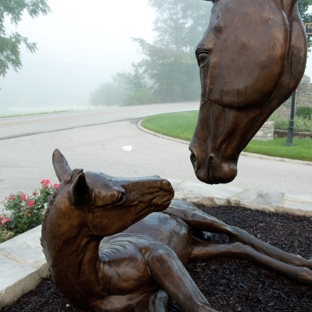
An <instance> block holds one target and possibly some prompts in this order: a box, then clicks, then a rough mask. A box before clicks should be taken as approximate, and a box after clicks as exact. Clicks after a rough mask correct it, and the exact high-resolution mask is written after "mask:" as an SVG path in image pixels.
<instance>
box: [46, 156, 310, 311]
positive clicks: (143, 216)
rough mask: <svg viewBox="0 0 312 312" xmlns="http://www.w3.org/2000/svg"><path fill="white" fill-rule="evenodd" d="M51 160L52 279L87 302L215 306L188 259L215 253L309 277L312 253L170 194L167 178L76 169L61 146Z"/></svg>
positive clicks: (120, 306) (156, 307)
mask: <svg viewBox="0 0 312 312" xmlns="http://www.w3.org/2000/svg"><path fill="white" fill-rule="evenodd" d="M53 166H54V169H55V172H56V175H57V177H58V179H59V180H60V186H59V188H58V189H57V190H56V191H55V193H54V194H53V196H52V197H51V198H50V199H49V205H48V208H47V211H46V213H45V215H44V219H43V224H42V237H41V243H42V247H43V251H44V254H45V256H46V259H47V262H48V265H49V267H50V271H51V275H52V278H53V280H54V282H55V283H56V284H57V286H58V287H59V288H60V289H61V291H62V292H63V294H64V295H65V296H66V297H67V298H68V299H69V300H71V301H72V302H73V303H75V304H77V305H78V306H80V307H82V308H91V309H92V310H94V311H109V312H117V311H135V312H143V311H150V312H165V311H166V304H167V300H168V296H172V297H173V298H174V299H175V300H176V301H177V302H178V303H179V304H180V306H181V307H182V308H183V309H184V310H185V311H188V312H204V311H206V312H208V311H210V312H211V311H215V310H214V309H213V308H212V307H210V305H209V303H208V302H207V300H206V299H205V297H204V296H203V295H202V293H201V291H200V290H199V289H198V287H197V286H196V284H195V283H194V282H193V280H192V278H191V277H190V275H189V273H188V272H187V271H186V269H185V267H184V265H185V264H186V263H188V262H189V261H198V260H205V259H214V258H217V257H232V256H237V257H240V258H243V259H248V260H249V261H252V262H254V263H256V264H258V265H262V266H264V267H266V268H269V269H272V270H274V271H276V272H278V273H280V274H282V275H284V276H286V277H287V278H289V279H291V280H294V281H296V282H299V283H304V284H308V285H311V284H312V271H311V269H312V261H311V260H306V259H304V258H302V257H300V256H299V255H295V254H291V253H287V252H284V251H282V250H280V249H278V248H276V247H273V246H271V245H269V244H267V243H265V242H263V241H261V240H259V239H257V238H255V237H254V236H252V235H250V234H248V233H247V232H246V231H244V230H242V229H240V228H238V227H235V226H230V225H227V224H225V223H224V222H222V221H220V220H218V219H217V218H215V217H212V216H210V215H208V214H206V213H204V212H203V211H201V210H199V209H197V208H195V207H194V206H193V205H192V204H190V203H188V202H185V201H180V200H172V198H173V196H174V192H173V189H172V187H171V184H170V183H169V182H168V181H167V180H164V179H161V178H159V177H157V176H156V177H148V178H135V179H124V178H114V177H111V176H107V175H105V174H103V173H97V172H85V173H84V172H83V170H82V169H74V170H72V169H71V168H70V167H69V165H68V163H67V161H66V159H65V157H64V156H63V155H62V154H61V153H60V151H59V150H55V151H54V153H53ZM193 230H195V231H209V232H216V233H225V234H227V235H228V236H229V238H230V243H214V242H207V241H202V240H199V239H198V238H195V237H194V236H193V235H192V231H193ZM207 283H209V281H207Z"/></svg>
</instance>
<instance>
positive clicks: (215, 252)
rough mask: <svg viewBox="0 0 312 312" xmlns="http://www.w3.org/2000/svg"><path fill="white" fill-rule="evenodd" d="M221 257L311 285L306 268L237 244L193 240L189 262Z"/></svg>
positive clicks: (310, 273)
mask: <svg viewBox="0 0 312 312" xmlns="http://www.w3.org/2000/svg"><path fill="white" fill-rule="evenodd" d="M221 257H239V258H241V259H245V260H249V261H250V262H252V263H255V264H257V265H260V266H262V267H265V268H267V269H270V270H273V271H275V272H277V273H279V274H281V275H283V276H285V277H287V278H288V279H290V280H293V281H295V282H299V283H303V284H307V285H312V271H311V270H309V269H308V268H306V267H298V266H294V265H291V264H288V263H285V262H282V261H280V260H277V259H275V258H272V257H270V256H268V255H267V254H264V253H261V252H259V251H257V250H255V249H253V248H252V247H250V246H247V245H244V244H242V243H239V242H235V243H228V244H227V243H224V244H223V243H209V242H204V241H201V240H198V239H196V238H194V239H193V252H192V256H191V260H193V261H199V260H211V259H216V258H221Z"/></svg>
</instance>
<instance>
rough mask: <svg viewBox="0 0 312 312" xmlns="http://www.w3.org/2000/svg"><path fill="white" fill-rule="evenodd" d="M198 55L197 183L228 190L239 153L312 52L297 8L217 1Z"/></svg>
mask: <svg viewBox="0 0 312 312" xmlns="http://www.w3.org/2000/svg"><path fill="white" fill-rule="evenodd" d="M213 2H214V5H213V8H212V12H211V17H210V21H209V25H208V27H207V30H206V32H205V34H204V36H203V38H202V40H201V41H200V42H199V44H198V46H197V49H196V57H197V61H198V65H199V68H200V80H201V89H202V91H201V101H200V110H199V118H198V121H197V126H196V129H195V132H194V135H193V139H192V141H191V143H190V150H191V161H192V163H193V167H194V170H195V173H196V176H197V177H198V179H199V180H201V181H203V182H205V183H210V184H214V183H227V182H230V181H232V180H233V179H234V178H235V176H236V173H237V167H236V166H237V161H238V157H239V154H240V152H241V151H242V150H243V149H244V147H245V146H246V145H247V144H248V142H249V141H250V140H251V139H252V137H253V136H254V135H255V134H256V132H257V131H258V130H259V128H260V127H261V126H262V125H263V123H264V122H265V121H266V120H267V118H268V117H269V116H270V115H271V114H272V112H273V111H274V110H276V108H278V107H279V106H280V105H281V104H282V103H283V102H284V101H285V100H287V99H288V98H289V97H290V95H291V94H292V92H293V91H294V90H295V89H296V87H297V86H298V84H299V82H300V80H301V78H302V75H303V73H304V69H305V63H306V53H307V44H306V36H305V32H304V28H303V24H302V22H301V18H300V15H299V12H298V7H297V3H296V2H297V1H296V0H261V1H259V0H214V1H213Z"/></svg>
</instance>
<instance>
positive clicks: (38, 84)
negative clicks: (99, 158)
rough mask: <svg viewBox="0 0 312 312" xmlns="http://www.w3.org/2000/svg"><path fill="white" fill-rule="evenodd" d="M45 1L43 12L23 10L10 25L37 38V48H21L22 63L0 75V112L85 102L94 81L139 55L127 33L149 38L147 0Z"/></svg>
mask: <svg viewBox="0 0 312 312" xmlns="http://www.w3.org/2000/svg"><path fill="white" fill-rule="evenodd" d="M48 3H49V5H50V8H51V10H52V12H51V13H50V14H49V15H47V16H40V17H38V18H35V19H31V18H29V17H28V16H26V15H25V17H24V18H23V20H22V22H20V23H19V25H18V27H17V28H16V30H17V31H18V32H20V33H21V34H22V35H23V36H26V37H28V39H29V40H30V41H31V42H36V43H37V46H38V51H37V52H36V53H34V54H31V53H29V52H27V51H26V50H25V49H22V63H23V67H22V68H21V69H20V70H19V72H18V73H15V72H14V71H13V70H12V71H10V72H9V73H8V74H7V76H6V77H5V78H4V79H3V78H1V79H0V87H1V89H2V90H0V111H1V107H2V110H3V109H4V107H7V106H24V105H28V106H29V105H31V106H37V105H63V104H86V103H87V102H88V98H89V94H90V93H91V92H92V91H94V90H95V89H96V88H97V87H98V85H99V84H100V83H103V82H106V81H109V80H110V77H111V76H112V75H114V74H115V73H117V72H121V71H129V70H130V69H131V63H132V62H137V61H139V60H140V59H141V58H142V55H140V51H139V49H138V45H137V44H136V43H134V42H133V41H132V40H131V37H139V38H144V39H147V40H148V41H152V39H153V33H152V31H151V28H152V21H153V20H154V12H153V11H152V10H151V9H150V8H149V7H148V6H147V0H135V1H104V0H102V1H101V0H89V1H85V0H84V1H82V0H62V1H60V0H49V1H48ZM8 26H9V27H8V28H10V29H11V28H12V26H10V25H9V24H8Z"/></svg>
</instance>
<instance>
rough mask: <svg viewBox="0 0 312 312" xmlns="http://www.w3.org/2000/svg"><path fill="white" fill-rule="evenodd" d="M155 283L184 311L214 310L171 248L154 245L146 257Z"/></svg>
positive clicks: (200, 311) (208, 311)
mask: <svg viewBox="0 0 312 312" xmlns="http://www.w3.org/2000/svg"><path fill="white" fill-rule="evenodd" d="M147 266H148V269H149V271H150V273H151V275H152V277H153V278H154V280H155V281H156V282H157V284H158V285H159V286H160V287H161V288H162V289H163V290H164V291H165V292H166V293H167V294H168V295H169V296H171V297H172V298H173V299H175V300H176V301H177V302H178V304H179V305H180V306H181V307H182V308H183V309H184V311H186V312H216V310H214V309H212V308H211V307H210V305H209V303H208V301H207V299H206V298H205V297H204V295H203V294H202V293H201V291H200V290H199V288H198V287H197V285H196V284H195V282H194V281H193V280H192V278H191V276H190V275H189V273H188V272H187V270H186V269H185V267H184V266H183V264H182V263H181V262H180V260H179V259H178V257H177V255H176V254H175V252H174V251H172V249H170V248H169V247H167V246H165V245H162V244H161V245H155V246H154V248H153V249H152V250H151V252H150V254H149V256H148V258H147Z"/></svg>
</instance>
